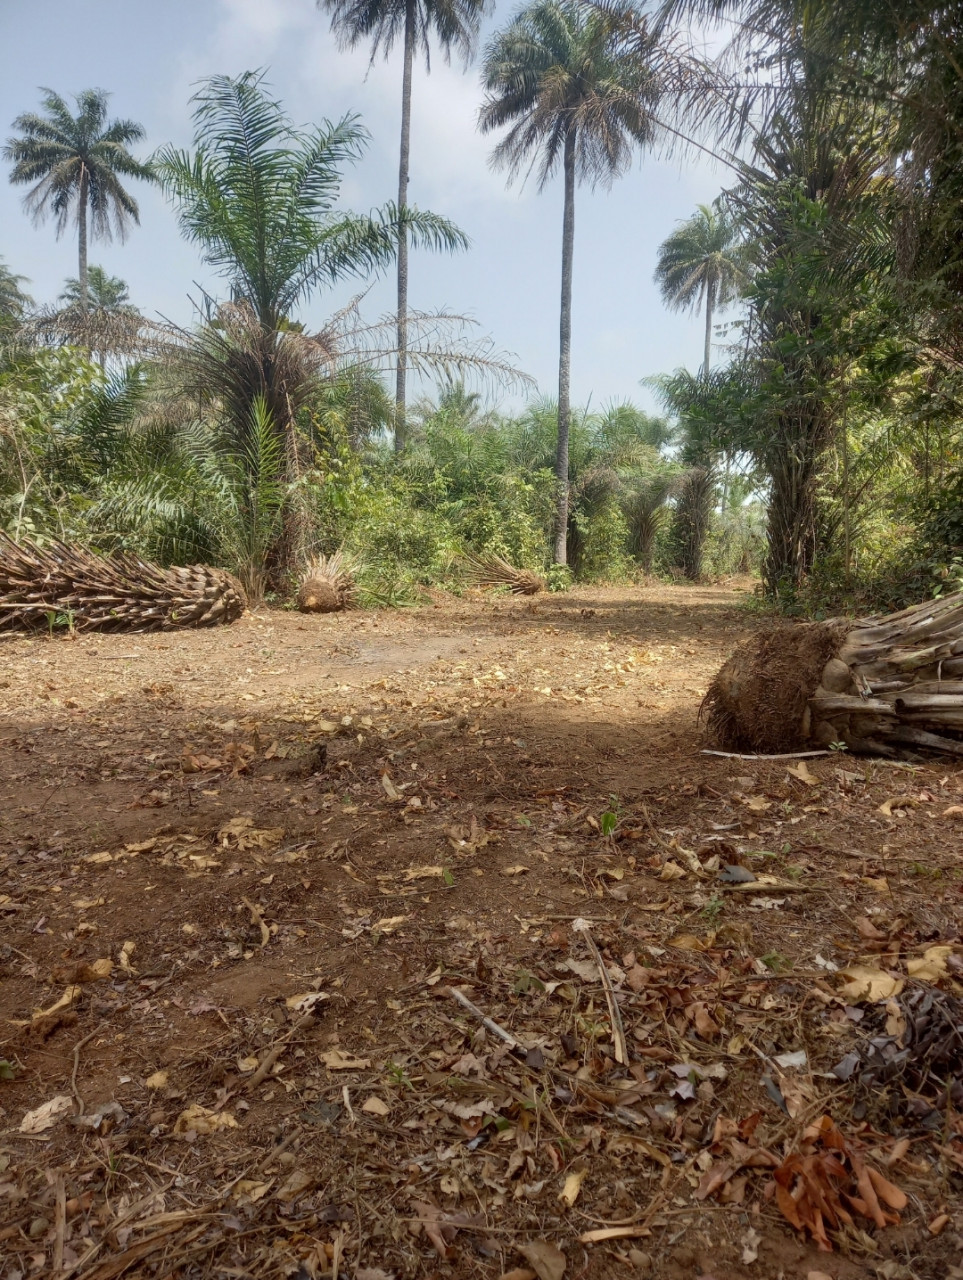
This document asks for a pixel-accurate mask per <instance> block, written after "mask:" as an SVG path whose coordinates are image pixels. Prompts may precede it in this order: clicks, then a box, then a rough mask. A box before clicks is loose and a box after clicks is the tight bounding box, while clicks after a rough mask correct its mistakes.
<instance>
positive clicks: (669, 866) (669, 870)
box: [659, 858, 685, 880]
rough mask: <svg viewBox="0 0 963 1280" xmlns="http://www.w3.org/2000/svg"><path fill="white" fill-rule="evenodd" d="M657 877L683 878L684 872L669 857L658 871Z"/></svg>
mask: <svg viewBox="0 0 963 1280" xmlns="http://www.w3.org/2000/svg"><path fill="white" fill-rule="evenodd" d="M659 879H660V880H684V879H685V872H684V871H683V869H682V868H681V867H680V866H679V864H678V863H677V862H673V861H672V859H671V858H670V859H669V861H668V862H666V863H665V864H664V865H663V867H662V870H661V871H660V872H659Z"/></svg>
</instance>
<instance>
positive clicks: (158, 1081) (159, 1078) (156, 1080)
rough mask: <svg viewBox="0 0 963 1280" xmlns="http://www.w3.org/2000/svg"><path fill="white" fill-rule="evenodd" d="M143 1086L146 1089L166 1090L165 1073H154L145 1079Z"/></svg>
mask: <svg viewBox="0 0 963 1280" xmlns="http://www.w3.org/2000/svg"><path fill="white" fill-rule="evenodd" d="M144 1084H145V1085H146V1086H147V1088H148V1089H166V1087H167V1072H166V1071H155V1072H154V1074H153V1075H151V1076H148V1077H147V1079H146V1080H145V1081H144Z"/></svg>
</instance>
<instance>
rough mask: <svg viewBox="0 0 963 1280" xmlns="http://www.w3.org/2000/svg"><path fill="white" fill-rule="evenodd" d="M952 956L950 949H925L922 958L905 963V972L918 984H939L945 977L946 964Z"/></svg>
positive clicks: (951, 949)
mask: <svg viewBox="0 0 963 1280" xmlns="http://www.w3.org/2000/svg"><path fill="white" fill-rule="evenodd" d="M952 954H953V948H952V947H927V949H926V950H925V951H924V952H923V954H922V956H920V957H918V958H917V959H915V960H908V961H907V963H906V972H907V973H908V974H909V976H910V977H911V978H916V979H917V981H919V982H939V980H940V978H942V977H945V975H946V962H947V960H948V959H949V957H950V956H951V955H952Z"/></svg>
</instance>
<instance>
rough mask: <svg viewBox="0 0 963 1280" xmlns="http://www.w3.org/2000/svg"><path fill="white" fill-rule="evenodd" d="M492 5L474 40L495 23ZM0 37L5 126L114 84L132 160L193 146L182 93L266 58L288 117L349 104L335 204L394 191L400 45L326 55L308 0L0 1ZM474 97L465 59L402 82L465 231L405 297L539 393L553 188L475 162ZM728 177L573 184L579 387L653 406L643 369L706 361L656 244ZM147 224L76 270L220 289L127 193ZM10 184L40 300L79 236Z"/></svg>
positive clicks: (312, 313) (1, 198)
mask: <svg viewBox="0 0 963 1280" xmlns="http://www.w3.org/2000/svg"><path fill="white" fill-rule="evenodd" d="M514 9H515V6H514V5H501V6H499V8H498V9H497V10H496V12H495V14H494V17H493V18H490V19H489V20H488V22H487V23H486V32H488V31H491V30H492V29H493V27H495V26H499V25H501V24H503V23H504V22H506V21H507V20H508V18H509V17H510V16H511V15H512V13H513V12H514ZM0 46H2V47H4V48H6V49H7V50H8V57H7V58H6V59H5V66H4V75H3V77H2V80H0V136H3V137H6V136H8V135H9V133H10V125H11V123H12V121H13V119H14V117H15V116H16V115H18V114H19V113H20V112H21V111H25V110H34V109H37V108H38V107H39V93H38V86H40V85H45V86H50V87H51V88H53V89H55V90H56V91H57V92H59V93H62V94H64V95H68V94H72V93H76V92H78V91H80V90H81V89H85V88H89V87H98V88H103V89H107V90H109V91H110V92H111V94H112V95H113V96H112V99H111V114H112V115H115V116H125V117H131V118H133V119H135V120H138V121H140V123H142V124H143V125H144V127H145V128H146V130H147V143H146V144H145V147H144V148H143V151H142V154H144V155H146V154H147V152H148V151H150V150H152V149H153V148H154V147H155V146H158V145H160V144H161V143H164V142H174V143H176V144H178V145H187V144H188V143H189V141H190V135H191V125H190V108H189V105H188V99H189V97H190V94H191V92H192V85H194V84H195V83H196V82H197V81H198V80H200V79H201V78H203V77H204V76H207V75H211V74H215V73H229V74H237V73H238V72H241V71H244V70H247V69H250V68H254V67H266V68H268V71H269V79H270V82H271V84H272V86H273V88H274V90H275V92H276V93H277V95H278V96H279V97H280V98H281V99H282V100H283V102H284V103H285V105H286V107H287V108H288V110H289V112H290V114H291V115H292V116H293V118H294V119H295V121H297V122H298V123H302V122H308V121H316V120H318V119H320V118H322V117H328V118H338V117H340V116H341V115H343V114H345V113H347V112H357V113H358V114H359V115H360V116H361V118H362V122H363V123H364V124H365V126H366V127H367V129H368V130H369V132H370V134H371V142H370V145H369V148H368V151H367V154H366V156H365V158H364V159H363V160H362V161H361V163H360V164H359V165H357V166H356V167H355V168H354V169H352V170H350V171H349V173H348V174H347V178H346V182H345V185H344V201H343V202H344V204H345V205H346V206H347V207H351V208H354V209H356V210H364V209H368V208H370V207H372V206H374V205H377V204H380V203H382V202H383V201H385V200H388V199H392V198H393V197H394V195H395V189H396V185H397V145H398V137H397V135H398V128H399V101H400V84H401V66H400V55H399V54H398V53H395V54H393V55H392V57H391V58H390V59H389V61H388V62H384V61H381V60H379V61H378V62H377V63H375V64H374V66H372V67H370V68H369V60H368V55H367V54H366V53H365V52H363V51H357V52H353V53H344V52H342V51H340V50H339V49H338V48H337V46H336V44H335V42H334V40H333V38H332V37H331V35H330V34H329V31H328V22H327V19H326V18H325V17H324V16H323V15H322V14H321V13H319V12H318V11H317V9H316V7H315V4H314V0H164V3H163V4H158V3H157V2H156V0H0ZM480 97H481V91H480V87H479V81H478V69H477V65H476V66H473V67H470V68H469V69H468V71H467V72H465V71H464V70H463V68H462V67H461V65H459V64H454V65H452V66H451V67H449V66H447V65H446V64H445V63H444V61H443V59H442V58H441V57H440V56H439V57H437V58H433V59H432V70H431V74H430V76H429V75H427V74H426V73H425V70H424V67H423V66H422V67H421V68H420V69H419V70H418V71H417V72H416V77H415V85H414V104H413V126H412V171H411V187H410V198H411V201H412V203H414V204H417V205H419V206H420V207H422V208H427V209H432V210H434V211H436V212H438V213H443V214H445V215H446V216H448V217H450V218H452V219H453V220H454V221H455V222H457V223H458V224H459V225H460V226H461V227H462V228H463V229H464V230H465V231H466V232H467V233H468V235H469V236H470V237H471V240H472V247H471V249H470V250H469V251H468V252H467V253H462V254H459V255H456V256H453V257H447V256H436V255H430V254H426V253H419V254H416V255H414V256H413V260H412V266H411V296H410V301H411V305H412V306H414V307H420V308H423V309H425V310H432V309H438V308H446V309H449V310H451V311H454V312H457V313H459V314H462V315H467V316H470V317H471V318H472V319H473V320H474V321H476V322H477V329H476V331H475V332H476V335H477V336H490V337H491V338H492V340H493V341H494V343H495V345H496V347H497V348H499V349H501V350H506V351H509V352H511V353H513V355H514V357H515V359H516V361H517V363H518V365H519V366H520V367H521V368H523V369H524V370H525V371H526V372H527V373H529V374H531V375H532V376H533V377H534V378H535V379H536V380H537V381H538V384H539V387H540V388H541V389H542V390H543V391H545V392H547V393H554V389H555V384H556V379H557V361H558V355H557V343H558V293H559V266H560V264H559V255H560V243H561V199H562V192H561V184H560V181H557V180H556V181H553V182H552V183H551V184H550V185H549V186H548V187H547V188H546V189H545V191H544V192H541V193H539V192H538V191H537V190H536V187H535V184H534V182H532V183H529V184H528V185H527V186H525V187H524V188H521V189H519V187H518V186H513V187H511V188H509V187H506V184H505V179H504V175H503V174H502V173H499V172H493V171H492V170H491V169H490V168H489V166H488V163H487V159H488V153H489V150H490V148H491V145H492V140H491V139H490V138H482V137H481V136H479V134H478V133H477V131H476V129H475V116H476V111H477V107H478V103H479V101H480ZM724 181H725V174H724V172H723V171H721V170H720V169H718V168H716V167H713V166H711V165H710V164H709V163H707V162H706V161H704V160H700V161H686V162H680V161H663V160H659V159H658V158H655V157H653V156H645V157H643V158H641V159H640V160H637V161H636V162H635V164H634V166H633V168H632V170H631V171H630V172H629V173H628V174H626V176H625V177H624V178H622V179H621V180H620V181H618V182H617V183H616V184H615V185H614V186H613V187H612V188H611V189H610V190H596V191H591V190H590V189H588V188H580V189H579V192H578V195H577V197H576V244H575V281H574V333H573V360H572V391H573V398H574V399H575V400H576V401H578V402H580V403H585V402H586V401H587V400H589V399H591V402H592V404H593V405H594V406H598V405H601V404H603V403H606V402H608V401H610V400H614V399H624V398H632V399H635V400H637V401H639V402H641V403H643V404H647V405H651V403H652V402H651V397H650V396H649V394H648V392H646V391H643V390H642V389H641V388H640V386H639V380H640V379H641V378H643V377H645V376H647V375H649V374H653V373H659V372H664V371H668V370H672V369H674V368H677V367H678V366H680V365H683V364H687V365H688V366H689V367H690V368H693V369H695V368H696V367H697V366H698V365H699V363H700V362H701V358H702V356H701V337H702V322H701V319H700V318H699V317H698V316H680V315H677V314H673V313H670V312H668V311H667V310H666V309H665V307H664V306H663V304H662V302H661V300H660V298H659V295H658V291H657V290H656V287H655V285H654V284H653V283H652V271H653V268H654V265H655V260H656V252H657V249H658V246H659V244H660V242H661V241H662V240H663V239H664V238H665V237H666V235H668V233H669V232H670V231H671V230H672V229H673V227H674V226H675V224H676V223H677V222H678V221H679V220H680V219H682V218H685V217H687V216H688V215H689V214H690V213H691V212H692V210H693V209H694V207H695V205H696V204H697V203H700V202H708V201H710V200H712V199H713V198H714V197H715V196H716V195H717V194H718V191H719V189H720V187H721V186H722V185H723V183H724ZM134 190H135V194H136V196H137V198H138V200H139V202H140V206H141V225H140V226H139V227H135V228H134V229H133V231H132V233H131V235H130V238H129V239H128V240H127V242H126V243H125V244H118V243H116V242H115V243H112V244H101V243H96V244H93V245H92V246H91V250H90V261H91V262H92V263H99V264H101V265H103V266H104V267H106V268H107V270H109V271H110V272H111V273H112V274H115V275H120V276H122V277H123V278H124V279H125V280H127V282H128V284H129V286H130V291H131V297H132V300H133V301H134V302H135V303H136V304H137V305H138V306H139V307H140V308H141V309H142V310H143V311H145V312H146V313H148V314H160V315H163V316H166V317H168V318H170V319H173V320H177V321H180V322H184V321H187V320H189V318H190V315H191V309H190V301H189V298H190V296H191V294H192V293H193V294H194V295H195V296H196V293H197V288H196V284H195V282H197V283H199V284H201V285H203V286H204V287H205V288H208V289H209V290H210V291H211V292H212V293H214V294H217V293H218V290H219V286H218V284H217V282H216V281H215V280H214V279H213V278H212V277H211V275H210V273H209V272H208V271H207V269H206V268H205V267H204V266H203V264H202V263H201V262H200V260H199V258H198V254H197V252H196V250H195V249H194V248H193V247H192V246H190V245H189V244H187V243H186V242H185V241H184V240H182V238H181V237H180V234H179V232H178V230H177V226H176V223H175V220H174V215H173V213H172V211H171V209H170V208H169V207H168V206H167V204H166V203H165V201H164V199H163V197H162V196H161V195H160V194H159V193H158V192H157V191H155V190H152V189H148V188H145V187H143V186H142V185H140V184H135V187H134ZM22 197H23V189H22V188H15V187H12V186H10V184H9V183H8V182H6V181H3V182H0V256H2V257H3V258H4V259H5V260H6V262H7V264H8V265H9V266H10V267H11V268H13V269H14V270H15V271H17V272H18V273H20V274H23V275H25V276H27V277H29V279H30V285H29V289H30V292H31V293H32V294H33V295H34V297H36V298H37V299H38V300H41V301H43V300H48V301H49V300H52V299H53V298H55V297H56V295H57V294H58V293H59V292H60V289H61V288H62V283H63V280H64V279H65V277H67V276H68V275H76V271H77V266H76V262H77V252H76V237H75V236H73V237H72V236H71V235H70V233H69V232H68V233H67V234H66V235H65V236H64V238H63V239H61V240H59V241H58V240H56V239H55V236H54V230H53V227H52V225H51V224H49V223H48V224H46V225H44V226H41V227H38V228H35V227H33V226H32V224H31V222H30V220H29V218H28V217H27V216H26V214H25V213H24V212H23V209H22V203H21V202H22ZM351 292H352V290H347V289H344V290H339V291H337V292H336V293H328V294H323V295H320V296H318V297H316V298H315V299H314V301H313V302H312V304H311V306H310V307H309V309H308V311H307V313H306V315H305V317H304V318H305V319H306V320H307V321H308V322H309V323H313V324H316V325H320V324H321V323H323V321H324V319H325V317H326V316H327V315H329V314H331V312H332V311H334V310H335V308H336V307H337V306H339V305H342V304H343V303H344V302H345V301H347V300H348V298H349V297H350V296H351ZM392 292H393V290H392V283H391V280H390V279H385V280H381V281H377V282H375V283H374V284H373V286H372V287H371V288H370V290H369V292H368V293H367V295H366V297H365V299H364V303H363V307H364V311H365V314H366V316H368V317H370V318H375V317H377V316H378V315H380V314H383V313H386V312H388V311H389V310H390V309H391V305H392Z"/></svg>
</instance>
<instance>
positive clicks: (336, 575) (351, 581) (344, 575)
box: [298, 550, 358, 613]
mask: <svg viewBox="0 0 963 1280" xmlns="http://www.w3.org/2000/svg"><path fill="white" fill-rule="evenodd" d="M357 575H358V565H357V563H356V562H355V561H354V560H353V559H352V558H351V557H350V556H348V555H346V554H345V552H344V551H342V550H339V551H336V552H335V553H334V555H330V556H315V558H314V559H313V560H311V561H309V563H308V565H307V567H306V569H305V571H304V575H303V577H302V580H301V586H300V589H299V590H298V608H299V609H300V610H301V612H302V613H339V612H340V611H341V610H342V609H347V608H350V606H351V605H352V604H353V602H354V598H355V595H356V593H357Z"/></svg>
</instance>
